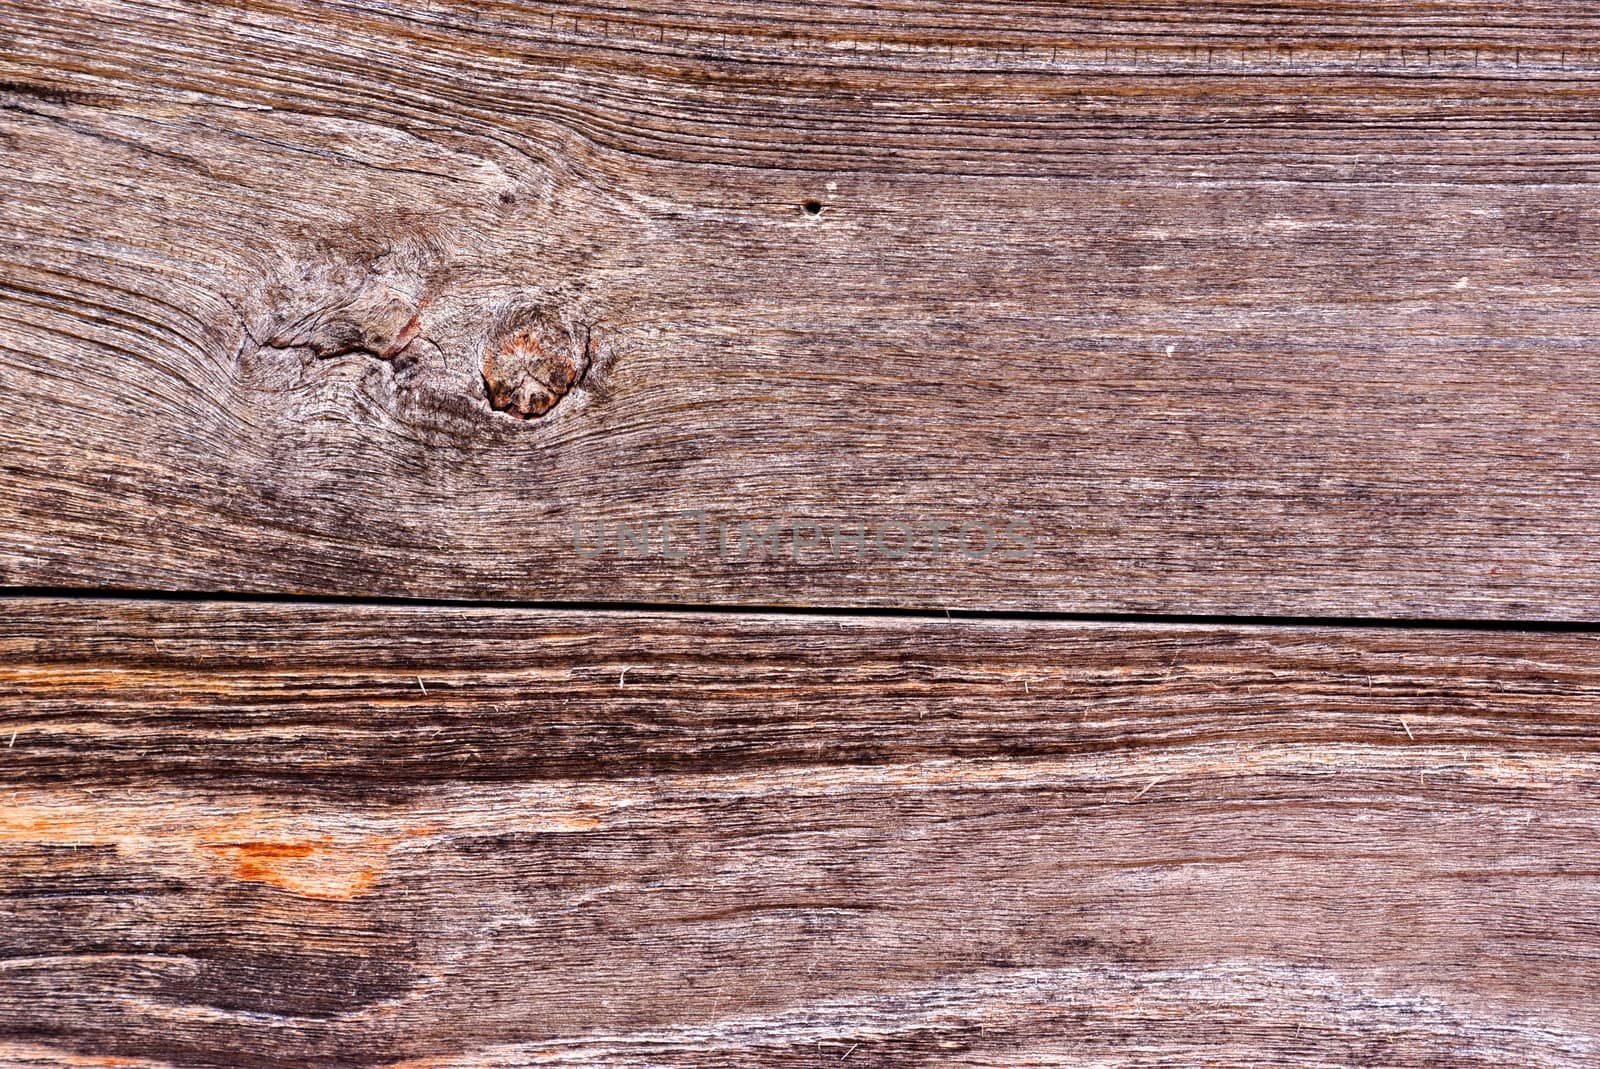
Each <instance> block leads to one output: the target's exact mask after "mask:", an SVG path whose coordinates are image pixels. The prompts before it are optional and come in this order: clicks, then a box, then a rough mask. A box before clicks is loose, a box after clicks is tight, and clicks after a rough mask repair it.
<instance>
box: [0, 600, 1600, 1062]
mask: <svg viewBox="0 0 1600 1069" xmlns="http://www.w3.org/2000/svg"><path fill="white" fill-rule="evenodd" d="M3 609H4V612H3V614H0V747H3V749H0V800H3V802H4V805H3V807H0V974H3V978H4V982H0V1061H3V1063H4V1064H6V1065H8V1066H10V1065H15V1066H37V1067H51V1069H57V1067H66V1066H86V1065H113V1064H115V1065H119V1066H131V1067H139V1069H156V1067H170V1066H256V1067H273V1069H277V1067H284V1069H287V1067H295V1066H328V1065H340V1066H377V1065H386V1066H388V1065H403V1066H407V1067H421V1066H429V1067H438V1066H460V1067H467V1066H474V1067H482V1066H497V1067H501V1066H503V1067H512V1066H516V1067H521V1066H533V1065H618V1066H695V1067H705V1066H816V1065H834V1064H839V1063H843V1064H844V1065H846V1066H847V1067H851V1066H880V1067H884V1066H894V1067H904V1066H913V1065H927V1066H1008V1067H1020V1066H1083V1067H1086V1066H1103V1065H1118V1066H1136V1065H1137V1066H1177V1065H1183V1066H1187V1065H1262V1066H1265V1065H1282V1066H1289V1065H1294V1066H1377V1065H1382V1066H1450V1067H1452V1069H1454V1067H1463V1066H1467V1067H1471V1066H1483V1067H1490V1066H1492V1067H1496V1069H1500V1067H1504V1066H1572V1067H1579V1066H1590V1065H1593V1064H1594V1063H1595V1060H1596V1057H1597V1055H1600V1010H1597V1009H1596V1006H1595V1003H1594V998H1593V995H1594V991H1595V989H1596V986H1597V984H1600V961H1597V958H1596V950H1595V948H1596V947H1597V946H1600V940H1597V935H1600V931H1597V929H1600V836H1597V832H1600V793H1597V791H1600V748H1597V745H1596V743H1597V737H1596V726H1597V724H1600V638H1597V637H1596V636H1594V635H1588V634H1531V633H1529V634H1520V633H1510V632H1484V631H1460V630H1437V631H1436V630H1392V629H1364V628H1260V627H1180V626H1157V625H1132V624H1129V625H1093V624H1084V623H1077V624H1068V623H1049V622H1030V621H1016V620H1012V621H1004V620H994V621H953V622H946V621H944V620H942V619H920V618H880V619H860V618H836V617H829V616H816V617H810V618H797V617H793V616H789V617H783V616H770V615H761V614H734V615H728V614H723V615H700V614H643V613H617V614H606V613H602V614H573V613H548V612H534V611H518V610H467V609H444V608H423V607H413V608H365V609H363V608H355V607H349V606H322V605H305V604H301V605H279V604H263V605H231V606H227V605H219V604H208V603H180V604H169V603H162V602H148V603H141V602H127V601H124V602H95V601H71V602H56V601H40V600H27V601H12V602H8V603H6V604H5V605H4V606H3ZM12 732H15V734H14V736H13V735H12V734H11V733H12ZM8 738H9V739H10V741H9V743H8V741H7V739H8ZM111 1059H116V1060H111Z"/></svg>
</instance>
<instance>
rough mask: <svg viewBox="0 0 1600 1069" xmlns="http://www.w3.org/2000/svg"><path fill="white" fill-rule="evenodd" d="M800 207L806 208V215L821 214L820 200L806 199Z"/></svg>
mask: <svg viewBox="0 0 1600 1069" xmlns="http://www.w3.org/2000/svg"><path fill="white" fill-rule="evenodd" d="M801 207H802V208H804V209H805V210H806V214H807V215H821V214H822V202H821V201H820V200H808V201H806V202H805V203H804V204H802V205H801Z"/></svg>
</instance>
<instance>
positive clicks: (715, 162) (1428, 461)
mask: <svg viewBox="0 0 1600 1069" xmlns="http://www.w3.org/2000/svg"><path fill="white" fill-rule="evenodd" d="M1596 29H1597V17H1596V14H1595V12H1594V11H1593V10H1592V8H1591V7H1589V6H1588V5H1583V4H1578V3H1573V2H1543V3H1532V4H1519V5H1516V6H1515V9H1514V10H1513V9H1508V8H1506V6H1505V5H1498V4H1495V5H1491V4H1488V3H1482V2H1475V0H1451V2H1448V3H1437V4H1422V3H1410V2H1406V3H1376V2H1370V3H1362V2H1351V3H1341V4H1337V5H1326V4H1300V3H1285V4H1274V5H1269V6H1267V7H1263V6H1261V5H1259V4H1235V3H1224V4H1210V5H1191V6H1189V7H1174V6H1171V5H1158V4H1120V5H1109V6H1108V5H1104V4H1058V5H1023V6H1018V5H1011V4H996V3H976V4H967V5H963V6H961V7H960V8H959V9H957V8H955V7H949V6H941V5H932V6H929V5H926V4H915V5H913V4H904V3H898V2H895V3H887V4H874V5H870V6H869V5H862V4H854V3H842V4H833V5H827V6H825V7H824V8H822V9H817V10H813V9H802V8H800V7H795V6H784V5H780V4H774V3H770V2H745V0H704V2H696V3H691V4H688V5H687V6H685V5H683V4H678V5H661V4H629V5H625V6H611V7H606V6H599V7H597V6H592V5H589V6H572V5H564V4H563V5H549V4H539V3H527V4H516V5H509V4H498V3H484V4H465V3H458V2H444V0H441V2H437V3H429V4H424V5H413V4H408V5H396V4H390V3H386V2H381V0H362V2H340V3H317V4H312V3H299V2H283V3H276V2H275V3H260V2H241V3H229V4H207V5H203V6H199V7H196V6H194V5H180V6H172V5H166V4H160V3H153V2H139V0H108V2H106V3H103V4H97V5H95V7H94V8H93V11H92V13H91V12H90V11H88V10H87V9H75V8H71V7H62V6H60V5H55V4H45V3H36V2H15V0H5V2H3V3H0V157H3V158H0V164H3V166H0V235H3V236H0V257H3V271H0V280H3V281H0V453H3V460H0V584H3V585H11V586H14V587H15V586H51V587H97V586H111V587H122V588H138V589H163V590H251V591H261V592H269V593H283V592H307V591H311V592H324V593H344V594H364V595H393V594H411V595H426V596H450V597H471V598H479V599H496V600H499V599H516V600H571V599H581V600H589V601H620V600H628V601H639V600H644V601H655V602H673V603H685V602H691V603H705V602H724V603H741V604H748V605H845V604H850V605H915V606H941V607H942V606H965V607H969V608H1020V609H1047V610H1062V609H1068V610H1090V611H1092V610H1119V611H1135V612H1183V613H1216V614H1240V615H1262V614H1269V615H1284V614H1291V615H1316V616H1333V615H1354V616H1361V617H1396V616H1419V617H1430V618H1441V617H1448V618H1492V619H1517V618H1529V617H1540V618H1551V619H1592V618H1593V617H1594V614H1595V612H1596V611H1597V609H1600V581H1597V580H1600V548H1597V542H1596V539H1595V538H1594V534H1595V531H1596V530H1597V521H1600V484H1597V481H1596V480H1597V475H1596V472H1597V471H1600V433H1597V431H1600V422H1597V421H1600V417H1597V415H1596V413H1597V412H1600V383H1597V380H1596V378H1595V376H1594V374H1593V366H1592V364H1593V362H1592V360H1591V359H1590V357H1591V349H1592V347H1593V341H1594V338H1595V337H1596V336H1597V333H1600V331H1597V320H1596V314H1595V306H1596V291H1595V282H1594V271H1593V264H1592V262H1591V259H1592V258H1591V256H1590V253H1589V250H1590V248H1591V247H1592V246H1593V244H1594V241H1595V238H1596V236H1597V234H1600V210H1597V209H1596V207H1595V199H1594V197H1593V196H1592V192H1593V188H1594V185H1593V184H1594V182H1595V180H1596V177H1597V173H1600V172H1597V168H1596V162H1597V157H1596V153H1595V150H1594V145H1595V137H1594V135H1595V133H1596V130H1597V126H1596V121H1597V120H1596V114H1597V112H1596V105H1597V103H1600V95H1597V93H1600V90H1597V88H1596V86H1597V85H1600V82H1597V81H1596V79H1595V74H1596V72H1597V71H1600V49H1597V47H1596V45H1595V41H1596V40H1597V39H1600V38H1597V36H1596ZM680 514H694V515H699V514H705V515H706V516H708V517H710V518H711V520H713V521H715V522H718V523H729V524H737V523H740V522H751V523H756V524H770V523H771V522H773V521H777V520H781V519H783V518H784V517H790V518H798V519H800V520H803V521H805V522H807V523H814V524H818V525H823V526H828V525H831V526H833V527H837V528H841V529H843V528H851V527H854V526H855V525H858V524H868V525H870V524H874V523H881V522H905V523H910V524H915V525H919V526H923V527H926V526H927V525H930V524H945V525H951V526H952V527H954V526H959V525H960V524H962V523H964V522H968V521H974V520H977V521H983V522H986V523H992V524H995V525H997V526H1004V525H1005V524H1008V523H1012V522H1020V523H1024V524H1026V526H1027V530H1028V531H1029V532H1030V537H1031V541H1032V544H1033V546H1034V547H1035V551H1034V553H1033V554H1032V556H1031V557H1030V558H1029V559H1027V560H1025V561H1020V562H1019V561H1016V560H1009V559H1005V558H1004V557H1003V556H1001V555H998V554H997V555H991V556H989V557H987V558H985V559H982V560H972V559H967V558H965V557H963V556H962V555H961V554H959V553H954V552H950V551H943V552H934V551H932V550H931V549H929V548H927V547H925V546H924V547H918V549H917V551H916V552H912V553H909V554H907V555H904V556H900V557H894V556H889V555H885V554H882V553H876V552H871V551H867V552H860V551H857V550H856V549H854V548H853V547H851V546H848V545H847V546H845V547H844V549H843V550H841V551H839V552H837V553H835V552H831V550H832V548H834V547H831V546H830V547H827V549H829V550H830V551H828V552H820V553H814V554H812V555H810V557H809V558H807V559H802V560H794V559H791V557H790V556H789V555H784V554H779V555H777V556H775V557H766V558H758V559H749V558H744V557H732V558H730V557H725V556H723V555H722V554H721V553H719V552H717V551H716V549H715V548H714V546H713V545H711V544H707V545H696V546H693V547H691V548H692V550H693V551H692V552H690V553H689V554H688V556H687V557H686V558H683V559H669V558H668V557H667V555H666V554H664V553H661V552H652V553H641V554H636V555H632V556H629V555H626V554H623V553H620V552H606V553H601V554H597V555H593V556H590V555H586V554H584V553H582V552H579V547H578V546H577V545H576V541H577V539H576V538H575V535H574V524H575V523H578V522H580V521H589V522H593V523H596V524H617V523H623V522H626V523H634V524H638V523H642V522H646V521H648V520H650V519H652V518H661V517H671V516H677V515H680Z"/></svg>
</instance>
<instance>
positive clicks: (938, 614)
mask: <svg viewBox="0 0 1600 1069" xmlns="http://www.w3.org/2000/svg"><path fill="white" fill-rule="evenodd" d="M0 598H9V599H37V600H46V599H61V600H76V601H96V600H100V601H171V602H212V603H219V604H241V605H250V604H303V605H348V606H372V607H378V608H382V607H404V606H413V607H417V606H420V607H431V608H454V609H520V610H536V611H545V612H607V613H640V614H642V613H655V614H660V613H675V614H679V615H690V614H695V613H701V614H705V613H712V614H720V615H729V616H795V617H824V618H827V617H837V618H862V619H873V618H880V619H881V618H899V619H916V620H940V619H944V620H949V621H951V622H952V623H953V622H956V621H982V620H1035V621H1057V622H1062V623H1101V624H1166V625H1171V626H1180V625H1186V626H1196V627H1343V628H1390V629H1393V630H1405V631H1419V630H1436V631H1526V632H1537V633H1545V634H1600V620H1597V621H1586V620H1538V619H1531V620H1528V619H1522V620H1501V619H1489V618H1461V619H1453V618H1444V617H1440V618H1427V617H1415V618H1414V617H1393V618H1390V617H1381V616H1379V617H1365V616H1272V615H1260V616H1251V615H1227V614H1209V615H1208V614H1202V613H1144V612H1066V611H1063V612H1051V611H1046V610H1026V609H956V608H950V609H914V608H894V607H887V606H848V605H840V606H829V605H727V604H715V603H711V604H699V603H694V602H666V601H662V602H656V601H559V600H558V601H497V600H482V599H472V598H427V597H406V596H362V595H348V594H293V593H282V594H271V593H251V592H236V591H204V590H171V591H168V590H141V589H117V588H98V587H70V586H64V587H38V586H0Z"/></svg>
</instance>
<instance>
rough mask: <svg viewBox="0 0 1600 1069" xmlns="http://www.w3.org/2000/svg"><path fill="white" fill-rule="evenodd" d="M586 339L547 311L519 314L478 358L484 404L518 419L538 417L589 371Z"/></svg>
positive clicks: (587, 340) (587, 342) (587, 336)
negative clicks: (481, 356)
mask: <svg viewBox="0 0 1600 1069" xmlns="http://www.w3.org/2000/svg"><path fill="white" fill-rule="evenodd" d="M589 343H590V339H589V335H588V332H587V331H586V330H585V331H583V332H582V333H581V336H579V335H577V334H575V333H574V332H573V331H571V330H569V329H567V328H566V327H565V326H563V325H562V324H561V323H560V322H559V321H558V320H557V319H555V318H554V317H553V316H551V315H549V314H548V313H544V312H539V313H534V314H532V315H528V316H524V317H523V318H522V319H520V320H518V321H517V322H515V323H514V324H512V325H511V326H510V327H508V328H507V329H505V330H503V331H500V332H499V333H498V334H497V335H496V336H494V337H493V338H491V339H490V341H489V344H488V347H487V348H486V349H485V350H484V354H483V387H484V392H485V393H486V394H487V395H488V398H489V406H490V407H491V408H493V409H495V410H496V411H498V412H505V413H506V414H508V415H512V416H515V417H516V418H518V419H537V418H538V417H540V416H542V415H544V414H545V413H546V412H549V411H550V410H551V409H552V408H554V407H555V406H556V404H557V403H558V402H560V400H561V399H562V398H563V397H565V396H567V394H568V393H570V392H571V391H572V388H573V387H575V386H577V385H578V383H580V382H582V381H583V376H584V373H585V372H587V371H588V370H589Z"/></svg>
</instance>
